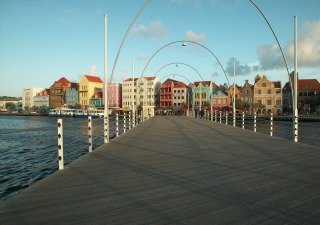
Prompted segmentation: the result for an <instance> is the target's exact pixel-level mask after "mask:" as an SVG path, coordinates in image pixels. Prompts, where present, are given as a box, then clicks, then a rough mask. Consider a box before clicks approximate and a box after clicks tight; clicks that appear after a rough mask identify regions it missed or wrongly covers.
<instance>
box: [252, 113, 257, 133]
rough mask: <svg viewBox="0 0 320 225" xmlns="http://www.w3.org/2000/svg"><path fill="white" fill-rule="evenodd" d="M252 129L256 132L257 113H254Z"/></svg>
mask: <svg viewBox="0 0 320 225" xmlns="http://www.w3.org/2000/svg"><path fill="white" fill-rule="evenodd" d="M253 131H254V132H257V113H254V119H253Z"/></svg>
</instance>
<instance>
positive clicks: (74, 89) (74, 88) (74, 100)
mask: <svg viewBox="0 0 320 225" xmlns="http://www.w3.org/2000/svg"><path fill="white" fill-rule="evenodd" d="M65 99H66V105H67V106H72V107H74V106H76V105H77V104H79V84H78V83H71V86H70V88H69V89H67V90H66V92H65Z"/></svg>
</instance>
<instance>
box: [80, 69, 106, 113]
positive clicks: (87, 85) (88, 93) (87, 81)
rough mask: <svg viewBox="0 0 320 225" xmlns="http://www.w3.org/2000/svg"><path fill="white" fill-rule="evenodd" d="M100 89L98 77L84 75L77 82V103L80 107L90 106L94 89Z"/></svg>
mask: <svg viewBox="0 0 320 225" xmlns="http://www.w3.org/2000/svg"><path fill="white" fill-rule="evenodd" d="M97 88H99V89H102V88H103V82H102V80H101V78H100V77H96V76H90V75H84V76H83V77H82V78H81V79H80V82H79V103H80V105H81V106H82V107H88V106H90V98H92V97H94V94H95V89H97Z"/></svg>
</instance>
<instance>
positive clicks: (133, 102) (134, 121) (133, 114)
mask: <svg viewBox="0 0 320 225" xmlns="http://www.w3.org/2000/svg"><path fill="white" fill-rule="evenodd" d="M131 97H132V125H133V127H135V125H136V110H135V107H134V104H135V94H134V60H132V94H131Z"/></svg>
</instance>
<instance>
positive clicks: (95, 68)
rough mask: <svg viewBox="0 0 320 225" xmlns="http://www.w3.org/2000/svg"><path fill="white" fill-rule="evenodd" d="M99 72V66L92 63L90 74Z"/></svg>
mask: <svg viewBox="0 0 320 225" xmlns="http://www.w3.org/2000/svg"><path fill="white" fill-rule="evenodd" d="M96 74H97V67H96V65H92V66H91V68H90V71H89V75H96Z"/></svg>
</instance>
